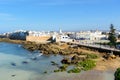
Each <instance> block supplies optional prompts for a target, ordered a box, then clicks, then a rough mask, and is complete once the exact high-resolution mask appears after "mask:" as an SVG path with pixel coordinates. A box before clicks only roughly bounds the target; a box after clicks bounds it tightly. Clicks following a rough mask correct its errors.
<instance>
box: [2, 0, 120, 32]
mask: <svg viewBox="0 0 120 80" xmlns="http://www.w3.org/2000/svg"><path fill="white" fill-rule="evenodd" d="M110 24H113V25H114V27H115V28H116V29H117V30H120V0H0V32H5V31H14V30H19V29H23V30H36V31H57V30H59V29H60V28H61V29H62V30H63V31H80V30H109V27H110Z"/></svg>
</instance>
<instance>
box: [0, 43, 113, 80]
mask: <svg viewBox="0 0 120 80" xmlns="http://www.w3.org/2000/svg"><path fill="white" fill-rule="evenodd" d="M34 58H35V59H34ZM62 59H63V57H62V56H60V55H56V56H55V55H43V54H42V53H37V52H30V51H28V50H26V49H24V48H23V47H22V45H18V44H11V43H4V42H1V43H0V80H81V79H82V80H108V79H109V80H114V77H113V73H106V72H99V71H97V72H96V71H86V72H81V73H78V74H68V73H66V72H58V73H54V72H53V71H54V70H55V69H57V67H56V66H53V65H51V61H54V62H56V63H58V64H59V65H61V63H60V61H61V60H62ZM44 72H47V73H44ZM99 78H100V79H99Z"/></svg>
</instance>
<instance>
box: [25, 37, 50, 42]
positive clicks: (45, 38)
mask: <svg viewBox="0 0 120 80" xmlns="http://www.w3.org/2000/svg"><path fill="white" fill-rule="evenodd" d="M26 41H31V42H49V41H51V36H27V37H26Z"/></svg>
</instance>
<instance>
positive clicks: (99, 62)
mask: <svg viewBox="0 0 120 80" xmlns="http://www.w3.org/2000/svg"><path fill="white" fill-rule="evenodd" d="M0 42H8V43H15V44H22V45H23V46H26V45H29V46H27V47H28V48H25V47H24V48H25V49H27V50H31V49H29V48H30V47H31V46H30V45H32V48H33V49H32V51H33V50H36V49H37V47H35V46H36V45H38V44H36V43H34V42H27V41H22V40H10V39H6V38H5V39H1V38H0ZM40 45H45V44H39V46H40ZM56 45H58V44H56V43H55V44H54V45H53V44H52V43H51V44H49V46H52V47H54V46H55V47H57V48H61V50H62V51H64V49H65V48H66V46H67V45H64V46H62V47H58V46H56ZM60 45H62V44H60ZM60 45H59V46H60ZM49 46H48V44H47V45H45V46H43V48H42V49H43V50H44V49H45V47H47V49H48V48H49ZM67 48H68V46H67ZM75 49H76V48H75ZM38 50H40V49H38ZM57 50H58V51H60V50H59V49H57ZM68 50H69V52H71V51H72V52H73V53H74V52H76V51H78V53H77V55H78V54H80V53H79V52H80V51H79V50H78V49H76V50H75V51H74V49H71V50H70V48H68ZM80 50H82V52H84V51H85V52H90V53H92V52H93V53H95V54H98V56H99V58H98V59H96V67H95V68H93V69H92V70H100V71H105V70H109V69H110V70H116V69H117V68H118V67H120V63H119V61H120V57H117V58H116V59H113V60H106V59H104V58H103V57H102V56H101V55H100V53H99V52H97V51H91V50H85V49H80ZM40 51H41V50H40ZM45 51H50V50H49V49H48V50H45ZM65 51H66V52H67V50H66V49H65ZM41 52H43V51H41ZM51 52H53V53H52V54H53V55H57V54H58V53H59V52H55V51H50V53H48V52H46V53H44V54H45V55H46V54H47V55H48V54H50V55H51ZM69 52H68V53H69ZM61 53H62V52H61ZM61 53H59V54H60V55H61ZM68 53H62V55H65V56H66V55H67V56H69V57H73V56H74V55H75V54H76V53H74V54H71V53H69V54H68Z"/></svg>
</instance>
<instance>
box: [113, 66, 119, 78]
mask: <svg viewBox="0 0 120 80" xmlns="http://www.w3.org/2000/svg"><path fill="white" fill-rule="evenodd" d="M114 76H115V80H120V68H118V69H117V70H116V72H115V74H114Z"/></svg>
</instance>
